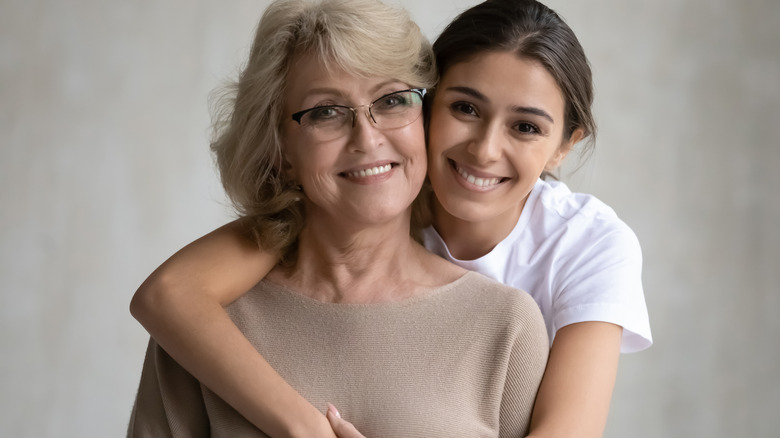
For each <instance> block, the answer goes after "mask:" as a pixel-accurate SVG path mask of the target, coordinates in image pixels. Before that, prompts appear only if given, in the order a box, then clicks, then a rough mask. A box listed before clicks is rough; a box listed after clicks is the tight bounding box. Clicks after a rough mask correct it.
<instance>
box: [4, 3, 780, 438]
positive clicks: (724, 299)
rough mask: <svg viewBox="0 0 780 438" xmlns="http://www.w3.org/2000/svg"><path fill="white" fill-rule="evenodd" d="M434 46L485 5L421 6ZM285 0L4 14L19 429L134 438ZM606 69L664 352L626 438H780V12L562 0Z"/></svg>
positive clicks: (618, 156)
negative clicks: (271, 8)
mask: <svg viewBox="0 0 780 438" xmlns="http://www.w3.org/2000/svg"><path fill="white" fill-rule="evenodd" d="M400 3H401V4H403V5H405V6H406V7H407V8H409V9H410V10H411V12H412V14H413V16H414V18H415V19H416V20H417V21H418V23H419V24H420V26H421V27H422V28H423V30H424V31H425V33H426V35H428V36H429V37H430V38H431V39H433V38H434V37H435V36H436V35H437V34H438V32H439V31H440V30H441V29H442V27H443V26H444V24H446V23H447V22H448V21H449V20H450V19H452V18H453V17H454V16H455V15H456V14H457V12H458V11H461V10H463V9H464V8H466V7H468V6H471V5H473V4H475V3H476V2H474V1H443V0H439V1H428V0H426V1H424V2H423V1H419V0H404V1H401V2H400ZM266 4H267V2H266V1H249V0H245V1H238V0H235V1H234V0H230V1H221V2H216V1H183V0H175V1H174V0H169V1H149V0H139V1H126V2H107V1H95V0H91V1H90V0H70V1H67V2H66V1H55V0H48V1H47V0H28V1H22V0H0V290H1V291H2V294H1V295H0V355H2V356H1V357H2V358H0V435H2V436H7V437H111V436H122V435H123V434H124V431H125V428H126V424H127V421H128V416H129V414H130V410H131V407H132V403H133V399H134V395H135V391H136V388H137V385H138V379H139V376H140V372H141V363H142V361H143V356H144V351H145V345H146V342H147V334H146V332H145V331H144V330H143V328H142V327H141V326H140V325H139V324H138V323H136V321H135V320H134V319H133V318H132V317H131V316H130V314H129V312H128V309H127V308H128V303H129V301H130V297H131V296H132V294H133V292H134V291H135V290H136V288H137V287H138V285H139V284H140V283H141V282H142V281H143V279H144V278H145V277H146V276H147V275H148V274H149V273H150V272H151V271H152V270H153V269H154V268H155V267H156V266H157V265H159V264H160V263H161V262H163V261H164V260H165V259H166V258H167V257H168V256H170V255H171V254H172V253H173V252H175V251H176V250H177V249H179V248H180V247H182V246H183V245H185V244H186V243H188V242H189V241H191V240H193V239H195V238H197V237H198V236H200V235H202V234H204V233H206V232H208V231H210V230H212V229H213V228H216V227H217V226H219V225H221V224H222V223H224V222H226V221H228V220H230V219H231V218H232V217H233V216H232V211H231V210H230V208H229V205H228V204H227V202H226V201H225V197H224V194H223V191H222V188H221V186H220V184H219V181H218V178H217V175H216V172H215V170H214V166H213V162H212V157H211V155H210V153H209V149H208V140H209V114H208V106H207V97H208V93H209V92H210V91H211V90H212V89H213V88H215V87H217V86H218V85H220V84H221V83H222V82H223V81H224V80H225V79H226V78H228V77H232V76H234V75H235V74H236V72H237V71H238V68H239V67H240V65H241V63H242V62H243V61H244V59H245V56H246V53H247V51H248V45H249V43H250V40H251V36H252V31H253V28H254V26H255V24H256V22H257V20H258V18H259V17H260V14H261V13H262V11H263V9H264V7H265V5H266ZM549 5H550V6H552V7H553V8H554V9H556V10H557V11H558V12H559V13H560V14H561V15H562V16H563V17H564V18H565V19H566V20H567V21H568V22H569V24H570V25H571V26H572V27H573V29H574V30H575V32H576V33H577V34H578V36H579V38H580V40H581V42H582V44H583V45H584V47H585V50H586V53H587V54H588V56H589V58H590V61H591V63H592V67H593V70H594V74H595V82H596V103H595V112H596V117H597V121H598V123H599V126H600V132H599V138H598V141H597V144H596V151H595V153H594V154H593V155H592V156H591V157H590V158H588V159H587V160H586V161H581V160H580V159H579V158H578V157H577V156H576V155H572V156H570V157H569V163H568V164H567V170H569V171H571V170H574V169H575V168H578V170H577V172H576V173H574V174H572V175H568V174H565V175H564V179H565V180H566V181H568V182H569V183H570V185H571V187H572V188H573V189H574V190H577V191H585V192H590V193H593V194H595V195H597V196H598V197H600V198H601V199H602V200H604V201H606V202H607V203H608V204H610V205H611V206H613V207H614V208H615V210H616V211H617V212H618V214H619V215H620V216H621V217H622V218H623V219H624V220H625V221H626V222H627V223H628V224H629V225H630V226H631V227H632V228H633V229H634V230H635V231H636V233H637V235H638V236H639V239H640V241H641V243H642V245H643V252H644V257H645V261H644V276H643V278H644V285H645V293H646V298H647V304H648V308H649V310H650V318H651V324H652V328H653V334H654V337H655V345H654V346H653V347H652V348H650V349H649V350H647V351H645V352H641V353H637V354H631V355H624V356H622V358H621V365H620V371H619V376H618V382H617V387H616V389H615V395H614V400H613V403H612V410H611V413H610V419H609V424H608V427H607V432H606V436H607V437H611V438H625V437H632V438H644V437H647V438H650V437H652V438H657V437H724V438H725V437H751V438H757V437H776V436H777V431H778V430H780V418H779V417H780V416H778V414H777V413H778V411H779V410H780V346H779V345H780V343H779V341H778V339H780V317H779V316H778V312H780V293H778V290H777V289H778V285H780V193H779V192H780V171H779V170H778V167H780V144H779V143H780V2H778V1H777V0H764V1H762V0H745V1H740V2H735V1H729V0H674V1H672V0H656V1H644V0H625V1H624V0H592V1H581V0H554V1H550V2H549Z"/></svg>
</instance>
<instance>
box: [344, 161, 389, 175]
mask: <svg viewBox="0 0 780 438" xmlns="http://www.w3.org/2000/svg"><path fill="white" fill-rule="evenodd" d="M392 168H393V166H392V165H391V164H385V165H383V166H374V167H370V168H368V169H361V170H356V171H353V172H344V176H346V177H347V178H361V177H365V176H373V175H381V174H383V173H387V172H390V169H392Z"/></svg>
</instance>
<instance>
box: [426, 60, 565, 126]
mask: <svg viewBox="0 0 780 438" xmlns="http://www.w3.org/2000/svg"><path fill="white" fill-rule="evenodd" d="M453 87H467V88H472V89H475V90H477V91H479V92H480V93H481V94H483V95H485V96H486V97H487V98H489V99H490V101H491V102H495V103H502V104H506V105H514V106H536V107H543V108H546V109H547V110H548V111H550V112H551V113H553V114H554V115H561V116H562V115H563V111H564V107H565V100H564V97H563V93H562V91H561V89H560V87H559V86H558V83H557V82H556V81H555V78H553V76H552V75H551V74H550V72H549V71H547V69H546V68H545V67H544V66H543V65H542V64H541V63H540V62H539V61H536V60H534V59H530V58H525V57H519V56H517V55H515V54H514V53H511V52H484V53H480V54H478V55H475V56H472V57H470V58H468V59H466V60H465V61H462V62H459V63H457V64H453V65H452V66H451V67H450V68H449V69H448V70H447V71H446V72H445V73H444V76H442V78H441V82H440V84H439V87H438V88H439V89H441V91H442V92H444V93H446V92H447V90H448V89H451V88H453Z"/></svg>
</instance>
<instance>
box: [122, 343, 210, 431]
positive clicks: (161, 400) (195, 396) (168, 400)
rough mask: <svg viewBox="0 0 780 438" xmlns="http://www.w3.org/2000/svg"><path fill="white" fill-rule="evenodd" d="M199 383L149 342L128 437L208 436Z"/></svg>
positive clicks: (207, 425) (207, 423)
mask: <svg viewBox="0 0 780 438" xmlns="http://www.w3.org/2000/svg"><path fill="white" fill-rule="evenodd" d="M209 434H210V428H209V420H208V415H207V412H206V408H205V406H204V403H203V395H202V391H201V386H200V382H199V381H198V380H197V379H195V377H193V376H192V375H191V374H190V373H188V372H187V371H185V370H184V368H182V367H181V365H179V364H178V363H177V362H176V361H174V360H173V359H172V358H171V357H170V356H169V355H168V353H166V352H165V350H163V349H162V348H161V347H160V346H159V345H157V343H156V342H154V340H152V339H150V340H149V346H148V348H147V351H146V359H145V360H144V366H143V371H142V373H141V383H140V385H139V388H138V395H137V396H136V400H135V405H134V406H133V412H132V414H131V416H130V424H129V425H128V429H127V436H128V438H129V437H208V436H209Z"/></svg>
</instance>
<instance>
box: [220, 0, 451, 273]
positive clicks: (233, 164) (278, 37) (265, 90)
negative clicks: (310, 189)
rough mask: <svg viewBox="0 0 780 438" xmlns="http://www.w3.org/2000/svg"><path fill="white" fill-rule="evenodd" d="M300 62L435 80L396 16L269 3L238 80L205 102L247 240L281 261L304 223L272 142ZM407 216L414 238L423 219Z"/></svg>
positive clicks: (421, 48) (359, 1)
mask: <svg viewBox="0 0 780 438" xmlns="http://www.w3.org/2000/svg"><path fill="white" fill-rule="evenodd" d="M302 53H308V54H315V55H316V56H318V57H320V58H321V59H322V60H323V61H324V62H325V63H326V65H328V66H333V67H337V68H340V69H343V70H344V71H346V72H348V73H350V74H353V75H355V76H358V77H365V76H384V77H388V78H393V79H397V80H400V81H402V82H405V83H407V84H409V85H410V86H411V87H419V88H429V87H432V86H433V85H434V84H435V82H436V79H437V74H436V67H435V64H434V61H433V59H434V57H433V52H432V50H431V46H430V43H429V42H428V41H427V39H426V38H425V37H424V36H423V34H422V32H421V31H420V29H419V27H418V26H417V24H415V23H414V21H412V19H411V18H410V17H409V14H408V13H407V12H406V11H405V10H403V9H401V8H396V7H391V6H388V5H386V4H384V3H382V2H380V1H378V0H319V1H311V0H278V1H275V2H273V3H272V4H271V5H270V6H269V7H268V9H266V11H265V13H264V14H263V16H262V18H261V20H260V23H259V24H258V27H257V31H256V34H255V38H254V43H253V44H252V48H251V51H250V53H249V59H248V61H247V63H246V65H245V67H244V68H243V69H242V71H241V72H240V74H239V77H238V80H237V81H235V82H233V83H231V84H229V85H227V86H226V87H225V88H224V89H222V90H220V91H221V93H219V94H216V95H215V96H214V97H216V100H214V101H213V103H214V106H213V119H214V124H213V128H214V136H213V140H212V143H211V150H212V151H213V153H214V155H215V157H216V162H217V166H218V168H219V173H220V177H221V180H222V185H223V186H224V188H225V192H226V193H227V195H228V197H229V198H230V200H231V202H232V204H233V206H234V208H235V209H236V211H237V213H238V215H239V217H241V218H243V220H244V222H245V224H247V228H248V231H250V232H251V234H252V236H253V237H254V239H255V240H256V242H257V243H258V245H259V246H260V247H262V248H264V249H266V250H272V251H279V252H280V253H281V254H282V258H283V260H284V259H285V258H286V257H289V256H290V255H291V254H292V253H293V252H294V249H295V246H296V245H295V243H296V242H297V237H298V234H299V233H300V231H301V229H302V228H303V226H304V223H305V212H304V207H303V202H298V201H299V199H300V197H301V192H300V191H299V190H298V188H297V186H296V184H295V182H294V181H291V180H289V178H287V177H286V175H285V171H284V159H283V153H282V144H283V142H282V138H281V123H282V108H283V102H284V97H285V90H286V86H287V76H288V71H289V69H290V66H291V62H292V60H293V58H294V57H296V55H300V54H302ZM416 204H422V202H417V203H416ZM415 210H419V208H416V209H415ZM413 216H414V218H415V219H413V222H414V223H413V225H412V228H413V234H419V231H420V229H421V227H422V224H421V223H420V222H421V221H422V220H423V219H422V216H423V215H422V214H421V213H419V212H416V213H415V214H414V215H413Z"/></svg>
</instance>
